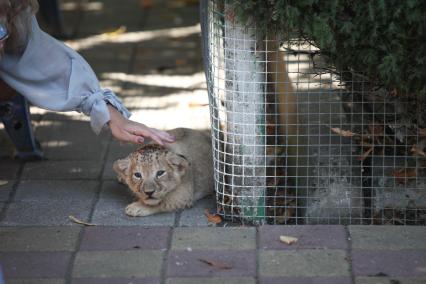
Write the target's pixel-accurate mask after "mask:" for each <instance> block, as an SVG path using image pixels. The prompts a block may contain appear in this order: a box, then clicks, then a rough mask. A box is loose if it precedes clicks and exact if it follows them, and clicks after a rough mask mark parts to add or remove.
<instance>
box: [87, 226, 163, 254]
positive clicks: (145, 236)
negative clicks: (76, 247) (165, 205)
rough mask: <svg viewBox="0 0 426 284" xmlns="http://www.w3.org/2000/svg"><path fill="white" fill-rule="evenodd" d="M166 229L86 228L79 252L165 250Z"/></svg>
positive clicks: (127, 227)
mask: <svg viewBox="0 0 426 284" xmlns="http://www.w3.org/2000/svg"><path fill="white" fill-rule="evenodd" d="M169 234H170V228H168V227H150V228H141V227H129V226H124V227H123V226H119V227H87V228H85V230H84V235H83V239H82V241H81V245H80V250H98V251H102V250H135V249H141V250H145V249H167V243H168V239H169Z"/></svg>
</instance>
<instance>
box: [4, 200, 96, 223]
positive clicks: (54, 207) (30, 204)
mask: <svg viewBox="0 0 426 284" xmlns="http://www.w3.org/2000/svg"><path fill="white" fill-rule="evenodd" d="M90 211H91V201H90V200H80V201H78V200H72V201H46V202H34V201H20V202H14V203H11V204H10V205H9V207H8V209H7V211H6V216H5V218H4V219H3V220H2V221H1V222H0V226H37V225H43V226H61V225H71V224H73V222H71V220H70V219H69V217H68V216H69V215H73V216H74V217H76V218H78V219H79V220H82V221H87V220H88V218H89V215H90Z"/></svg>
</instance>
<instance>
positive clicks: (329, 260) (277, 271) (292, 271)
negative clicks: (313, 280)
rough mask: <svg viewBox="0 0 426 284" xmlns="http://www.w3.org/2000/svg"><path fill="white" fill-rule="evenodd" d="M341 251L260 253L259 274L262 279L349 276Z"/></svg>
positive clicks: (344, 256) (307, 250)
mask: <svg viewBox="0 0 426 284" xmlns="http://www.w3.org/2000/svg"><path fill="white" fill-rule="evenodd" d="M346 257H347V256H346V252H345V251H343V250H331V249H329V250H315V249H306V250H297V251H293V250H286V251H274V250H266V251H260V256H259V274H260V276H262V277H278V276H285V277H296V276H297V277H321V276H323V277H336V276H349V275H350V273H349V264H348V262H347V260H346V259H347V258H346Z"/></svg>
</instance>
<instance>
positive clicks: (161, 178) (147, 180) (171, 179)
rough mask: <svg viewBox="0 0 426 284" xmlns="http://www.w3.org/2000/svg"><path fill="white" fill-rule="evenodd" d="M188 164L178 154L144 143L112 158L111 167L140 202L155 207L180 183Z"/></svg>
mask: <svg viewBox="0 0 426 284" xmlns="http://www.w3.org/2000/svg"><path fill="white" fill-rule="evenodd" d="M188 166H189V162H188V161H187V160H186V158H185V157H183V156H181V155H178V154H175V153H173V152H170V151H169V150H167V149H165V148H163V147H161V146H158V145H145V146H143V147H141V148H140V149H138V150H136V151H135V152H133V153H131V154H130V155H129V156H127V157H126V158H124V159H120V160H117V161H115V163H114V166H113V168H114V170H115V172H116V173H117V174H118V178H119V179H121V180H122V181H124V182H125V183H126V184H127V185H128V186H129V188H130V189H131V190H132V191H133V193H135V194H136V196H137V197H138V198H139V200H140V201H141V202H142V203H144V204H145V205H149V206H156V205H158V204H160V203H161V201H162V200H163V198H164V197H165V196H166V195H167V194H168V193H170V192H171V191H173V190H174V189H175V188H176V187H177V186H178V185H180V184H181V182H182V178H183V176H184V175H185V173H186V171H187V169H188Z"/></svg>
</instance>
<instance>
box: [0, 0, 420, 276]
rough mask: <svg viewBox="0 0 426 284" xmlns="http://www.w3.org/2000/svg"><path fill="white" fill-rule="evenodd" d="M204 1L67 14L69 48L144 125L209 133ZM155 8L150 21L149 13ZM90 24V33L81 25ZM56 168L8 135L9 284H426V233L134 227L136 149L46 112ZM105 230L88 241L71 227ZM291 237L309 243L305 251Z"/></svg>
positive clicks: (37, 115) (96, 4)
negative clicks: (16, 146)
mask: <svg viewBox="0 0 426 284" xmlns="http://www.w3.org/2000/svg"><path fill="white" fill-rule="evenodd" d="M191 2H193V1H188V0H186V1H183V0H179V1H178V0H173V1H172V0H169V1H159V0H158V1H140V0H125V1H116V0H104V1H88V4H87V5H85V6H84V7H85V9H86V11H85V14H84V17H83V18H78V13H77V12H76V11H75V10H74V9H75V5H73V1H68V0H67V1H63V3H64V5H63V9H64V13H65V18H66V21H67V23H68V25H69V26H71V25H72V24H75V23H76V22H79V33H78V37H77V39H75V40H73V41H70V42H69V44H70V45H71V46H72V47H74V48H76V49H77V50H78V51H79V52H80V53H81V54H82V55H83V56H84V57H85V58H86V59H87V60H88V61H89V62H90V64H91V65H92V66H93V68H94V69H95V71H96V72H97V74H98V76H99V78H100V80H101V82H102V85H103V86H105V87H110V88H112V89H113V90H115V91H116V92H117V93H118V94H119V95H120V96H121V98H122V99H123V101H124V103H125V104H126V106H128V107H129V108H130V109H131V111H132V112H133V113H134V118H135V119H137V120H139V121H141V122H144V123H146V124H148V125H150V126H153V127H158V128H161V129H169V128H173V127H180V126H183V127H191V128H197V129H201V130H208V128H209V117H208V107H207V106H206V103H207V95H206V89H205V82H204V77H203V76H204V75H203V73H202V62H201V57H200V40H199V27H198V25H197V23H198V7H197V5H191ZM141 3H142V4H143V6H144V8H143V9H142V8H141V6H140V5H141ZM77 19H78V21H77ZM32 113H33V122H34V125H35V134H36V137H37V138H38V140H39V141H40V142H41V144H42V146H43V149H44V151H45V154H46V158H47V159H46V160H44V161H41V162H34V163H19V162H16V161H13V160H11V159H10V158H8V156H10V155H11V154H12V147H11V145H10V143H9V142H8V141H7V139H5V134H4V131H3V130H0V139H1V140H0V155H1V157H2V158H1V159H0V180H2V181H4V180H6V181H7V182H8V183H7V184H6V185H2V186H0V265H1V266H2V268H3V272H4V274H5V278H6V283H7V284H9V283H43V284H44V283H48V284H49V283H114V284H115V283H170V284H172V283H173V284H177V283H206V284H210V283H244V284H245V283H327V284H328V283H392V284H396V283H426V240H425V237H426V227H397V226H395V227H385V226H381V227H369V226H364V227H360V226H349V227H344V226H298V227H294V226H263V227H258V228H255V227H227V228H222V227H221V228H219V227H208V224H207V220H206V218H205V216H204V214H203V212H204V209H205V208H211V209H213V208H214V207H215V205H214V201H213V198H206V199H204V200H202V201H201V202H198V203H197V204H196V206H195V207H194V208H192V209H188V210H185V211H179V212H174V213H168V214H161V215H156V216H153V217H146V218H130V217H127V216H125V214H124V207H125V206H126V205H127V204H128V203H129V202H130V201H131V200H132V197H131V195H130V194H129V193H128V191H127V189H126V187H125V186H123V185H120V184H118V183H117V181H116V180H115V176H114V174H113V172H112V169H111V165H112V162H113V161H114V160H115V159H117V158H120V157H124V156H125V155H127V154H128V153H129V152H130V151H131V150H132V149H134V146H131V145H124V146H122V145H119V143H118V142H116V141H115V140H113V139H112V137H111V136H110V134H109V133H108V132H104V133H103V134H101V135H100V136H99V137H97V136H95V135H94V134H93V133H92V132H91V130H90V127H89V124H88V122H87V118H85V117H83V116H81V115H78V114H75V113H67V114H63V113H62V114H59V113H51V112H46V111H44V110H40V109H37V108H32ZM69 215H73V216H75V217H76V218H78V219H80V220H84V221H87V222H90V223H93V224H95V225H96V226H91V227H84V226H82V225H77V224H75V223H73V222H72V221H71V220H70V219H69V218H68V216H69ZM281 235H288V236H293V237H297V238H298V242H297V243H296V244H293V245H286V244H284V243H281V242H280V241H279V237H280V236H281ZM0 283H1V281H0Z"/></svg>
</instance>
